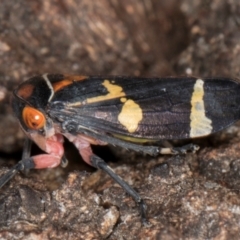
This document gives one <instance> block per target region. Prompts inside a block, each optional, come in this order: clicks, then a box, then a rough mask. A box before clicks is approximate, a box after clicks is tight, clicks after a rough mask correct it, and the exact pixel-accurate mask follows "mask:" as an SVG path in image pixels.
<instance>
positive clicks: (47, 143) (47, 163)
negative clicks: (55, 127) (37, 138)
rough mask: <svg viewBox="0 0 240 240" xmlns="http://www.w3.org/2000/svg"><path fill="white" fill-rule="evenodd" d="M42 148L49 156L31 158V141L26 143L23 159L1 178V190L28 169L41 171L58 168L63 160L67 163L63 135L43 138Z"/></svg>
mask: <svg viewBox="0 0 240 240" xmlns="http://www.w3.org/2000/svg"><path fill="white" fill-rule="evenodd" d="M43 141H44V142H43V143H42V148H43V150H44V151H46V152H47V154H40V155H36V156H32V157H29V155H30V145H31V143H30V142H31V140H26V141H25V145H24V147H25V149H24V151H23V157H26V158H24V159H22V160H21V161H20V162H18V163H17V164H16V165H15V166H14V167H12V168H11V169H10V170H9V171H8V172H7V173H6V174H5V175H3V176H2V177H1V178H0V188H1V187H2V186H3V185H4V184H6V183H7V182H8V181H9V180H10V179H11V178H13V177H14V176H15V175H16V174H17V173H18V172H19V171H23V170H28V169H32V168H35V169H41V168H53V167H56V166H58V165H59V164H60V163H61V162H62V159H63V162H66V161H65V159H66V158H65V157H63V156H64V155H63V154H64V149H63V145H62V144H63V137H62V136H61V135H55V136H53V137H51V138H48V139H45V138H43Z"/></svg>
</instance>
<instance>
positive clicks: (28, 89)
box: [17, 84, 35, 99]
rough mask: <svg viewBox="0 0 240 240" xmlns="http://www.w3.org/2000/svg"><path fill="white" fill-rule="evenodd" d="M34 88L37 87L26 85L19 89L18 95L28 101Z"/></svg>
mask: <svg viewBox="0 0 240 240" xmlns="http://www.w3.org/2000/svg"><path fill="white" fill-rule="evenodd" d="M34 88H35V86H34V85H33V84H24V85H22V86H21V87H20V88H19V89H18V91H17V95H18V96H19V97H21V98H23V99H27V98H29V97H31V95H32V93H33V90H34Z"/></svg>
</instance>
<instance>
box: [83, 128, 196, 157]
mask: <svg viewBox="0 0 240 240" xmlns="http://www.w3.org/2000/svg"><path fill="white" fill-rule="evenodd" d="M86 134H87V135H88V136H91V137H93V138H96V139H98V140H102V141H103V142H107V143H109V144H112V145H116V146H119V147H122V148H126V149H131V150H133V151H135V152H142V153H145V154H149V155H151V156H157V155H159V154H172V155H176V154H186V153H187V152H196V151H197V150H198V149H199V146H198V145H195V144H187V145H184V146H182V147H172V148H162V147H159V146H146V145H139V144H135V143H131V142H126V141H123V140H120V139H117V138H114V137H112V136H107V135H100V134H97V133H93V132H90V131H89V132H87V133H86Z"/></svg>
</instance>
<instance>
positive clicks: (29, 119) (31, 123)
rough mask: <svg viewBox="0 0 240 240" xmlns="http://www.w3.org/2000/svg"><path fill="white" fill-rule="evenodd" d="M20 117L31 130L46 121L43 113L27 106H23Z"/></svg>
mask: <svg viewBox="0 0 240 240" xmlns="http://www.w3.org/2000/svg"><path fill="white" fill-rule="evenodd" d="M22 118H23V121H24V123H25V124H26V126H27V127H28V128H30V129H33V130H38V129H40V128H43V127H44V125H45V123H46V118H45V116H44V115H43V113H42V112H40V111H38V110H37V109H35V108H32V107H29V106H26V107H24V109H23V112H22Z"/></svg>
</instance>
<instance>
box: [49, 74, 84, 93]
mask: <svg viewBox="0 0 240 240" xmlns="http://www.w3.org/2000/svg"><path fill="white" fill-rule="evenodd" d="M64 77H65V79H63V80H61V81H59V82H55V83H52V86H53V90H54V92H57V91H59V90H61V89H62V88H64V87H66V86H68V85H71V84H73V83H74V82H75V81H82V80H84V79H86V78H87V77H86V76H68V75H65V76H64Z"/></svg>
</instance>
